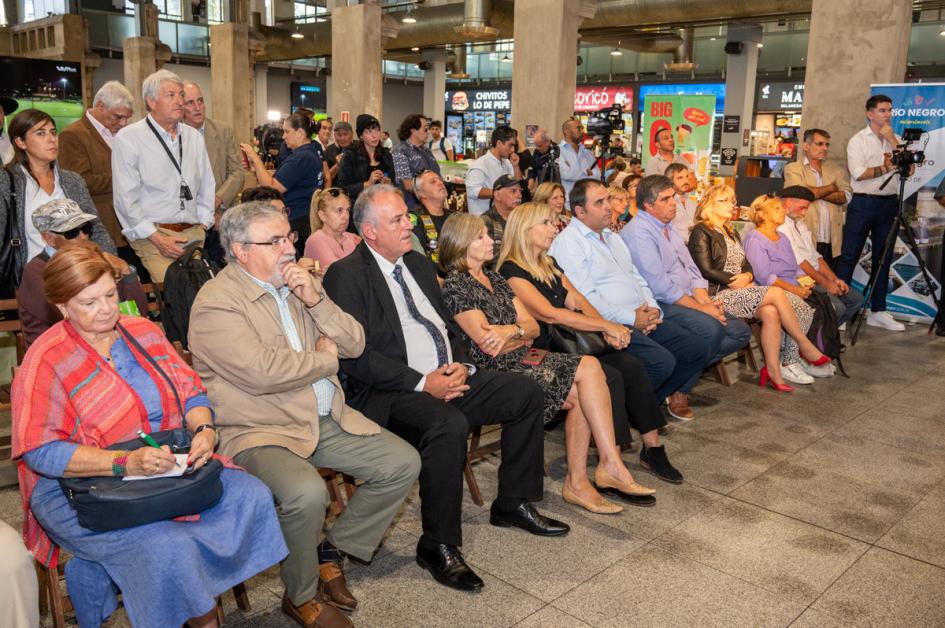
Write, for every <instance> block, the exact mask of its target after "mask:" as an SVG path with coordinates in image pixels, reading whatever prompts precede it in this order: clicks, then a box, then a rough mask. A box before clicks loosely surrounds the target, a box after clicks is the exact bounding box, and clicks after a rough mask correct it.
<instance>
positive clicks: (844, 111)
mask: <svg viewBox="0 0 945 628" xmlns="http://www.w3.org/2000/svg"><path fill="white" fill-rule="evenodd" d="M911 33H912V3H911V2H908V1H907V0H893V1H892V2H889V1H888V0H886V1H885V2H882V1H881V0H860V1H859V2H855V3H849V2H834V1H830V0H826V1H825V0H814V2H813V6H812V7H811V17H810V37H809V38H808V44H807V71H806V73H805V77H806V78H805V80H804V109H803V110H802V112H801V122H802V123H803V125H804V128H805V129H810V128H812V127H815V128H819V129H824V130H826V131H828V132H829V133H830V136H831V137H830V143H831V148H830V152H829V153H828V158H829V159H830V160H831V161H837V162H842V163H846V149H847V142H848V141H849V140H850V138H851V137H852V136H853V135H854V134H856V132H857V131H859V130H860V129H862V128H863V127H864V126H866V113H865V112H866V109H865V106H866V99H867V98H869V94H870V84H871V83H901V82H903V80H904V77H905V73H906V57H907V54H908V51H909V37H910V35H911ZM899 104H901V103H893V105H894V106H898V105H899Z"/></svg>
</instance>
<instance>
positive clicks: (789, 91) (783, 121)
mask: <svg viewBox="0 0 945 628" xmlns="http://www.w3.org/2000/svg"><path fill="white" fill-rule="evenodd" d="M803 107H804V83H802V82H799V81H772V82H764V81H758V93H757V94H756V95H755V117H754V121H753V124H752V135H751V146H750V149H751V154H752V155H780V156H782V157H784V158H785V159H788V160H793V159H794V158H795V157H796V155H797V151H798V150H799V149H798V146H799V145H800V143H801V141H802V140H803V130H802V127H801V109H802V108H803Z"/></svg>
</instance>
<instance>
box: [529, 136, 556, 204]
mask: <svg viewBox="0 0 945 628" xmlns="http://www.w3.org/2000/svg"><path fill="white" fill-rule="evenodd" d="M558 150H559V149H558V146H557V145H556V144H555V143H554V142H553V141H551V136H550V135H548V131H546V130H545V129H538V131H536V132H535V151H534V152H533V153H532V166H531V168H529V169H528V173H527V175H526V176H527V177H528V189H529V190H531V191H532V192H534V191H535V188H536V187H538V185H540V184H542V183H544V182H545V181H561V173H560V172H559V171H558V164H557V162H556V160H555V157H556V156H557V152H558Z"/></svg>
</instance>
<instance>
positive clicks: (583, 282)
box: [549, 179, 713, 421]
mask: <svg viewBox="0 0 945 628" xmlns="http://www.w3.org/2000/svg"><path fill="white" fill-rule="evenodd" d="M570 202H571V211H572V212H574V218H573V219H572V220H571V222H570V223H569V224H568V226H567V227H566V228H565V229H564V231H562V232H561V233H560V234H558V237H556V238H555V240H554V242H553V243H552V245H551V249H550V250H549V253H550V254H551V256H552V257H554V258H555V261H557V262H558V265H559V266H561V268H562V269H564V272H565V274H566V275H567V276H568V279H569V280H571V283H572V284H574V287H575V288H577V289H578V290H579V291H580V292H581V293H582V294H583V295H584V296H585V297H587V300H588V301H590V302H591V304H592V305H593V306H594V307H595V308H597V311H599V312H600V313H601V316H603V317H604V318H606V319H608V320H611V321H614V322H618V323H623V324H624V325H629V326H632V327H633V331H634V332H637V333H634V334H633V335H632V340H631V341H630V345H629V346H628V347H627V351H629V352H630V353H631V354H633V355H635V356H637V357H638V358H640V360H641V361H642V362H643V364H644V365H645V366H646V371H647V376H648V377H649V379H650V383H651V384H652V385H653V390H654V391H655V392H656V395H657V396H658V397H659V398H663V397H666V398H667V407H668V409H669V412H670V414H671V415H673V416H674V417H676V418H677V419H680V420H684V421H689V420H692V419H693V417H694V415H693V413H692V410H691V409H690V408H689V394H688V393H689V391H690V390H692V387H693V386H694V385H695V383H696V381H697V380H698V379H699V374H700V373H701V372H702V369H703V368H705V366H706V364H708V363H709V358H710V357H711V355H712V353H713V351H712V349H713V348H712V347H710V346H709V345H708V343H706V342H705V340H704V339H703V338H702V336H701V335H699V334H698V333H695V332H694V331H692V330H690V329H687V328H686V327H683V326H681V325H679V324H678V323H677V322H675V321H673V320H668V319H667V318H666V317H665V316H664V313H663V310H662V308H661V306H660V304H659V303H658V302H657V299H658V297H656V296H654V293H653V291H652V290H651V287H650V285H649V284H648V283H647V281H646V278H645V276H644V275H641V274H640V272H639V271H638V270H637V268H636V267H635V266H634V264H633V258H632V257H631V255H630V251H629V250H628V249H627V246H626V244H624V242H623V241H622V240H621V239H620V237H619V236H618V235H617V234H616V233H614V232H613V231H611V230H610V228H609V227H608V225H609V224H610V193H609V192H608V191H607V188H606V187H604V186H603V185H602V184H601V183H600V181H596V180H594V179H581V180H580V181H578V182H576V183H575V184H574V188H573V189H572V190H571V201H570ZM635 220H636V219H634V221H635ZM634 221H631V223H632V222H634Z"/></svg>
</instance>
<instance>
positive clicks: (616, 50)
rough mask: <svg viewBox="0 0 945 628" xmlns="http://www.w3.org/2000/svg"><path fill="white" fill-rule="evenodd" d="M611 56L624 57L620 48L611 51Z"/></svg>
mask: <svg viewBox="0 0 945 628" xmlns="http://www.w3.org/2000/svg"><path fill="white" fill-rule="evenodd" d="M610 56H611V57H622V56H623V52H621V50H620V48H617V47H616V46H614V49H613V50H611V51H610Z"/></svg>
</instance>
